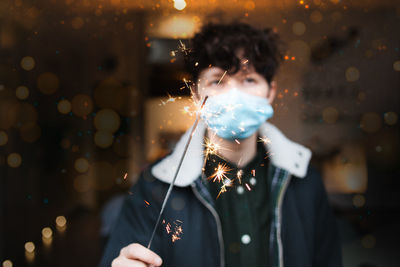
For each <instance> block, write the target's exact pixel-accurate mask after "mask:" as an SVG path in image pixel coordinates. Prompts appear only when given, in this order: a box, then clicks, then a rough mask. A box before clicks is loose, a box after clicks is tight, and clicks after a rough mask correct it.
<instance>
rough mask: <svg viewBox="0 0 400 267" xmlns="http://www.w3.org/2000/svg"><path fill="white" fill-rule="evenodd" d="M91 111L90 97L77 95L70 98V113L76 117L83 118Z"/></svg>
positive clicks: (91, 102)
mask: <svg viewBox="0 0 400 267" xmlns="http://www.w3.org/2000/svg"><path fill="white" fill-rule="evenodd" d="M92 110H93V101H92V99H91V98H90V96H88V95H85V94H79V95H76V96H74V98H72V112H73V113H74V114H75V115H76V116H78V117H84V116H87V115H88V114H90V112H92Z"/></svg>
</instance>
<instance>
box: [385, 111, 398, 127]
mask: <svg viewBox="0 0 400 267" xmlns="http://www.w3.org/2000/svg"><path fill="white" fill-rule="evenodd" d="M383 118H384V120H385V123H386V124H387V125H395V124H396V123H397V120H398V116H397V113H396V112H393V111H389V112H386V113H385V114H384V115H383Z"/></svg>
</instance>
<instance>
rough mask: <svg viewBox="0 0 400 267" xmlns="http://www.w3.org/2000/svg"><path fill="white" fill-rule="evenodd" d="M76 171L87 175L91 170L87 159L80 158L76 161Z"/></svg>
mask: <svg viewBox="0 0 400 267" xmlns="http://www.w3.org/2000/svg"><path fill="white" fill-rule="evenodd" d="M74 167H75V170H76V171H77V172H80V173H85V172H87V170H88V169H89V162H88V160H87V159H86V158H79V159H76V160H75V164H74Z"/></svg>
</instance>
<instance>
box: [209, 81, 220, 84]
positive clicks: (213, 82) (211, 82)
mask: <svg viewBox="0 0 400 267" xmlns="http://www.w3.org/2000/svg"><path fill="white" fill-rule="evenodd" d="M221 83H222V81H221V82H220V81H219V80H212V81H210V83H209V84H210V85H218V84H221Z"/></svg>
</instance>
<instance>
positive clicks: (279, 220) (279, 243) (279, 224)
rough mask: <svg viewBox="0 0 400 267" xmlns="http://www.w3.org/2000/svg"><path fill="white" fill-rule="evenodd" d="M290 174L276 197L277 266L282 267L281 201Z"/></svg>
mask: <svg viewBox="0 0 400 267" xmlns="http://www.w3.org/2000/svg"><path fill="white" fill-rule="evenodd" d="M291 177H292V175H291V174H288V177H287V179H286V181H285V183H284V184H283V187H282V191H281V193H280V195H279V198H278V215H277V216H278V224H277V226H276V231H277V240H278V250H279V251H278V252H279V267H283V247H282V237H281V225H282V216H281V213H282V203H283V197H284V195H285V193H286V189H287V187H288V185H289V182H290V179H291Z"/></svg>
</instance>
